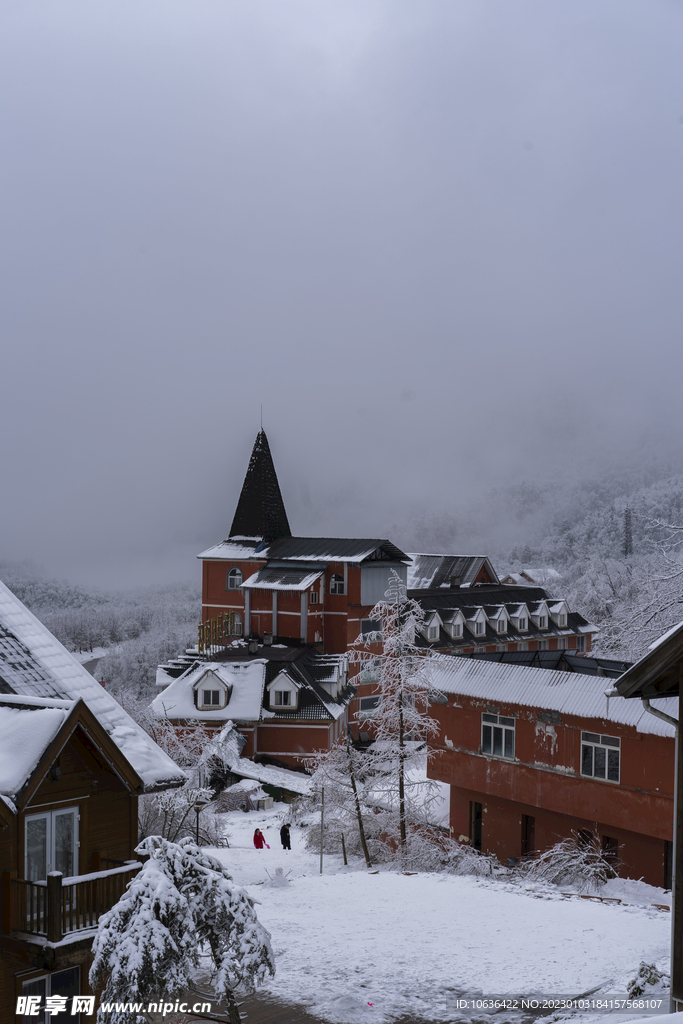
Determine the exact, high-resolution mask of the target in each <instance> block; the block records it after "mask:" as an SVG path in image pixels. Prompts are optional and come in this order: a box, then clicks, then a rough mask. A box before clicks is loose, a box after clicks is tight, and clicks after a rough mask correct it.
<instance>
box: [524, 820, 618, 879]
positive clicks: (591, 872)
mask: <svg viewBox="0 0 683 1024" xmlns="http://www.w3.org/2000/svg"><path fill="white" fill-rule="evenodd" d="M517 873H518V875H519V876H520V877H522V878H524V879H526V880H528V881H531V882H546V883H550V884H551V885H565V886H571V887H572V888H575V889H577V890H578V892H594V891H596V890H597V889H599V888H600V886H602V885H604V884H605V882H606V881H607V880H608V879H610V878H615V877H616V871H615V870H614V868H613V867H612V865H611V864H610V862H609V861H608V860H607V859H606V858H605V857H604V856H603V854H602V852H601V850H600V847H599V837H597V836H594V837H593V840H592V841H591V842H586V841H585V840H584V839H583V837H581V836H579V835H577V834H576V833H574V834H573V835H572V836H571V837H570V838H569V839H563V840H562V842H561V843H556V844H555V846H551V847H550V849H549V850H545V851H544V852H543V853H541V854H539V855H538V857H536V858H534V859H529V860H525V861H522V862H521V864H519V865H518V867H517Z"/></svg>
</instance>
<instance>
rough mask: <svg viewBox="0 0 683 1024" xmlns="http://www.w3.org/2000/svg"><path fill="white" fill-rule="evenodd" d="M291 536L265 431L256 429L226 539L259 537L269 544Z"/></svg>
mask: <svg viewBox="0 0 683 1024" xmlns="http://www.w3.org/2000/svg"><path fill="white" fill-rule="evenodd" d="M291 536H292V531H291V530H290V528H289V523H288V521H287V513H286V512H285V505H284V502H283V500H282V494H281V493H280V485H279V483H278V480H277V473H276V472H275V466H274V465H273V457H272V455H271V454H270V445H269V444H268V438H267V437H266V434H265V431H264V430H260V431H259V432H258V434H257V436H256V440H255V442H254V448H253V450H252V453H251V459H250V460H249V466H248V467H247V475H246V476H245V478H244V483H243V484H242V493H241V494H240V498H239V501H238V502H237V510H236V511H235V518H234V519H233V521H232V526H231V527H230V537H262V538H263V539H264V540H265V541H269V542H270V541H273V540H276V539H277V538H278V537H291Z"/></svg>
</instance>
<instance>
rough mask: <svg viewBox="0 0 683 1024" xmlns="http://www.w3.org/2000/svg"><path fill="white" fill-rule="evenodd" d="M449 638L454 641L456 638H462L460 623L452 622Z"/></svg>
mask: <svg viewBox="0 0 683 1024" xmlns="http://www.w3.org/2000/svg"><path fill="white" fill-rule="evenodd" d="M451 636H452V637H453V639H456V638H457V637H460V636H462V623H461V622H454V623H453V624H452V625H451Z"/></svg>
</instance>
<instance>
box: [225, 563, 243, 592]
mask: <svg viewBox="0 0 683 1024" xmlns="http://www.w3.org/2000/svg"><path fill="white" fill-rule="evenodd" d="M241 586H242V570H241V569H238V568H237V566H236V565H235V566H233V567H232V569H231V570H230V572H229V573H228V575H227V578H226V581H225V589H226V590H237V589H238V588H239V587H241Z"/></svg>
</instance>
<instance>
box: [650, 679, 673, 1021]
mask: <svg viewBox="0 0 683 1024" xmlns="http://www.w3.org/2000/svg"><path fill="white" fill-rule="evenodd" d="M640 699H641V701H642V704H643V707H644V708H645V710H646V711H647V712H648V713H649V714H651V715H654V716H655V718H661V720H662V721H663V722H668V723H669V725H673V727H674V729H675V730H676V755H675V760H674V764H675V765H676V769H675V771H674V830H673V833H674V841H673V851H672V857H671V999H670V1003H669V1013H676V1011H677V1010H678V1000H677V999H676V998H674V982H675V980H676V981H677V980H678V979H677V978H676V979H674V972H675V973H676V975H678V972H679V968H680V967H681V963H680V961H681V952H682V951H681V950H680V949H679V948H678V942H677V939H678V934H677V933H678V931H679V928H678V923H679V922H678V916H679V913H681V911H683V907H682V906H681V901H680V900H679V899H678V894H677V892H676V883H677V875H678V872H677V870H676V867H677V864H676V858H677V855H678V842H677V841H676V833H677V832H678V814H679V810H678V793H679V785H678V776H679V775H680V773H681V766H680V765H679V763H678V758H679V750H678V745H679V737H678V725H679V720H678V719H677V718H672V717H671V715H667V714H666V713H665V712H664V711H660V710H659V708H653V707H652V705H651V704H650V702H649V700H647V698H646V697H641V698H640ZM679 713H680V712H679ZM679 994H680V993H678V992H676V995H679Z"/></svg>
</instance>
